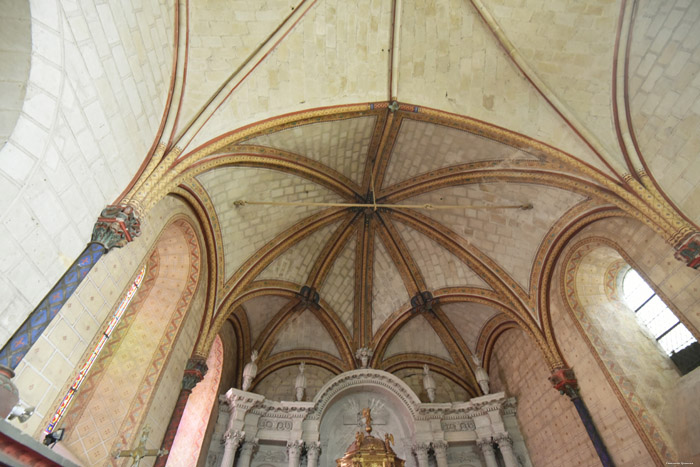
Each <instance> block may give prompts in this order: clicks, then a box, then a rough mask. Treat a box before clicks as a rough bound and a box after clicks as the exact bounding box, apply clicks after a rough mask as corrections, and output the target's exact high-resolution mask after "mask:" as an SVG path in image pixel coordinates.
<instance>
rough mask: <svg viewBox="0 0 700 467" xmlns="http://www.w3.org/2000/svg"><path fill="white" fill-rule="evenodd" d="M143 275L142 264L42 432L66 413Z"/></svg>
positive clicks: (144, 271)
mask: <svg viewBox="0 0 700 467" xmlns="http://www.w3.org/2000/svg"><path fill="white" fill-rule="evenodd" d="M145 275H146V266H144V267H143V269H141V271H140V272H139V273H138V275H137V276H136V279H134V282H133V283H132V284H131V287H129V290H128V291H127V292H126V295H125V296H124V298H123V299H122V301H121V302H119V306H118V307H117V309H116V311H115V312H114V315H112V319H111V320H109V323H107V326H106V328H105V329H104V331H102V335H101V336H100V340H99V341H98V342H97V345H95V348H94V349H93V351H92V353H91V354H90V357H89V358H88V359H87V361H86V362H85V363H84V364H83V367H82V368H81V369H80V372H78V375H77V376H76V377H75V379H74V380H73V384H71V385H70V388H69V389H68V392H67V393H66V395H65V397H64V398H63V400H62V401H61V404H60V405H59V406H58V409H57V410H56V413H55V414H54V415H53V417H51V422H50V423H49V425H48V426H47V427H46V429H45V430H44V434H46V435H48V434H49V433H51V432H53V430H54V429H55V428H56V426H57V425H58V422H60V421H61V417H63V414H64V413H66V410H67V409H68V405H70V402H71V401H72V400H73V397H74V396H75V393H76V392H77V391H78V389H79V388H80V385H81V384H82V383H83V381H85V378H86V377H87V374H88V372H89V371H90V368H92V364H93V363H95V360H97V356H98V355H99V354H100V352H101V351H102V348H103V347H104V346H105V344H106V343H107V340H109V337H110V336H111V335H112V332H113V331H114V328H116V327H117V324H118V323H119V320H120V319H121V318H122V316H123V315H124V312H125V311H126V308H127V307H128V306H129V303H131V299H132V298H134V295H135V294H136V291H137V290H138V288H139V287H140V286H141V283H142V282H143V278H144V276H145Z"/></svg>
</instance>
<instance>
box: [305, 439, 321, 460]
mask: <svg viewBox="0 0 700 467" xmlns="http://www.w3.org/2000/svg"><path fill="white" fill-rule="evenodd" d="M306 453H307V455H308V456H309V457H312V456H313V457H314V458H317V457H318V455H319V454H320V453H321V442H320V441H310V442H308V443H306Z"/></svg>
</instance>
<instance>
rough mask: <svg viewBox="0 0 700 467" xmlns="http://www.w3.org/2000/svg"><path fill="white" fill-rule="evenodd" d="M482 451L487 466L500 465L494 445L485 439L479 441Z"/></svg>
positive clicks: (495, 466) (496, 466) (494, 466)
mask: <svg viewBox="0 0 700 467" xmlns="http://www.w3.org/2000/svg"><path fill="white" fill-rule="evenodd" d="M479 447H480V448H481V452H482V453H483V454H484V461H485V462H486V467H498V463H497V462H496V453H494V452H493V446H491V443H490V442H489V441H483V442H481V443H479Z"/></svg>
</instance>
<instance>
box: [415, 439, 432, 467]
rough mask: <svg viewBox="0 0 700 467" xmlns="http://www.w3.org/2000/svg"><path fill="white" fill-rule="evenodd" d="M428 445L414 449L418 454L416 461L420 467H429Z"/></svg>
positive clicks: (421, 445) (417, 446)
mask: <svg viewBox="0 0 700 467" xmlns="http://www.w3.org/2000/svg"><path fill="white" fill-rule="evenodd" d="M428 448H429V446H428V445H423V444H420V445H416V446H414V447H413V450H414V452H415V453H416V459H418V467H428Z"/></svg>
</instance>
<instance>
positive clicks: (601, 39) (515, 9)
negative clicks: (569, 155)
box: [485, 0, 656, 165]
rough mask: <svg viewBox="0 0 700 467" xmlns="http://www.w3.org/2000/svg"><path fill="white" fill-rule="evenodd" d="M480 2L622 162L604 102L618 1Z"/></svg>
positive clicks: (609, 81)
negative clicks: (555, 2) (584, 5)
mask: <svg viewBox="0 0 700 467" xmlns="http://www.w3.org/2000/svg"><path fill="white" fill-rule="evenodd" d="M485 3H486V6H487V9H488V10H489V11H491V13H492V14H493V16H494V17H495V19H496V21H497V22H498V24H499V25H500V26H501V27H502V28H503V32H504V33H505V35H506V37H508V39H509V40H510V41H511V42H512V43H513V45H515V47H516V48H517V50H518V51H519V52H520V53H521V54H522V56H523V57H524V58H525V60H526V61H527V63H528V64H529V65H530V66H531V67H532V68H533V71H534V72H535V73H537V75H538V76H539V77H540V78H541V79H542V80H543V81H544V82H545V83H546V85H547V86H548V87H549V88H550V90H551V91H552V92H553V93H554V94H555V95H556V96H557V97H558V98H559V99H561V100H562V102H563V103H564V104H565V105H566V106H567V108H568V109H570V110H571V111H572V112H573V113H574V114H575V115H576V116H577V117H578V119H579V120H580V121H581V122H582V123H583V124H584V125H585V126H586V127H587V128H588V129H589V130H592V132H593V134H595V136H596V138H597V139H598V140H599V142H600V143H601V144H602V145H603V146H604V147H605V149H606V150H607V151H608V153H609V154H610V155H611V156H613V157H615V158H616V159H617V161H618V162H619V163H620V165H624V157H623V156H622V153H621V152H620V150H619V146H618V142H617V136H616V135H615V128H614V126H613V112H612V105H611V103H610V96H612V92H613V91H612V76H613V71H612V66H613V62H614V48H615V36H616V34H617V21H618V17H619V15H620V5H619V3H618V2H610V1H607V0H603V1H594V2H592V3H589V4H587V5H586V7H582V5H581V3H580V2H578V1H577V0H561V1H560V2H558V3H557V8H552V6H551V4H547V3H543V2H539V1H536V0H535V1H533V0H526V1H523V2H512V1H510V0H487V1H486V2H485ZM643 3H649V4H655V3H656V2H643ZM524 18H527V20H526V21H523V19H524ZM524 23H526V24H527V27H523V24H524ZM535 30H536V31H537V33H536V34H533V33H532V32H533V31H535ZM619 85H620V86H621V85H622V83H619Z"/></svg>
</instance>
